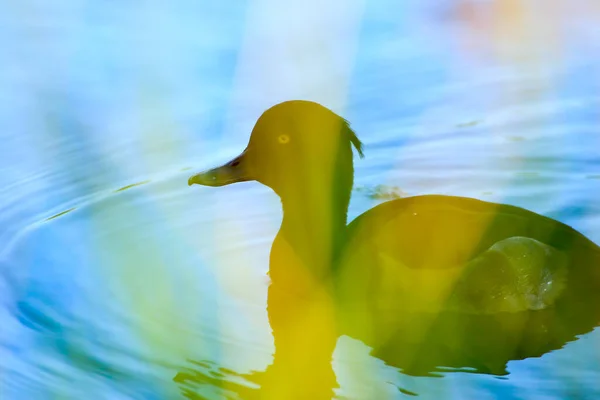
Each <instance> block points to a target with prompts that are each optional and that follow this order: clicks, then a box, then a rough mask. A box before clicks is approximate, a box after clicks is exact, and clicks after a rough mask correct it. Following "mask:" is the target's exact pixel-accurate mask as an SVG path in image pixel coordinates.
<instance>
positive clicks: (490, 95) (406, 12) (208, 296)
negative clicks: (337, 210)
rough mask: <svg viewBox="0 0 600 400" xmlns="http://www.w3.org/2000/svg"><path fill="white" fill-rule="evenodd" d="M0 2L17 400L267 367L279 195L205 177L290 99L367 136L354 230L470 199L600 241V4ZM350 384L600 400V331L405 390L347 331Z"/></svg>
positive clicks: (2, 151)
mask: <svg viewBox="0 0 600 400" xmlns="http://www.w3.org/2000/svg"><path fill="white" fill-rule="evenodd" d="M1 4H2V7H1V8H2V12H1V13H0V49H1V50H0V398H2V399H71V398H73V399H79V398H86V399H108V398H110V399H129V398H132V399H164V398H185V397H189V398H210V399H212V398H221V397H223V398H225V396H228V395H230V394H231V393H230V391H229V390H228V385H225V384H223V383H222V382H223V381H236V382H238V381H239V384H240V385H245V383H244V382H243V379H242V378H240V377H239V376H238V375H239V374H243V373H247V372H249V371H252V370H264V369H265V368H266V367H267V365H269V363H271V361H272V352H273V343H272V337H271V331H270V328H269V324H268V320H267V313H266V309H265V304H266V292H267V286H268V277H267V276H266V272H267V270H268V255H269V249H270V246H271V243H272V240H273V238H274V236H275V234H276V232H277V230H278V228H279V223H280V221H281V209H280V202H279V199H278V198H277V197H276V196H275V194H273V193H272V192H271V191H270V190H268V189H267V188H265V187H262V186H260V185H259V184H257V183H243V184H239V185H233V186H231V187H224V188H221V189H219V190H214V189H211V188H206V187H194V188H188V186H187V177H188V176H189V175H190V173H191V172H194V171H196V170H201V169H204V168H207V167H211V166H214V165H217V164H218V163H220V162H223V161H226V160H228V159H230V158H231V157H232V156H234V155H236V154H237V153H239V152H240V151H241V150H242V149H243V148H244V147H245V145H246V143H247V140H248V137H249V135H250V132H251V129H252V127H253V124H254V122H255V121H256V119H257V118H258V117H259V116H260V114H261V113H262V111H264V110H265V109H266V108H268V107H270V106H272V105H274V104H276V103H278V102H281V101H284V100H289V99H308V100H313V101H317V102H320V103H322V104H323V105H325V106H327V107H329V108H331V109H333V110H334V111H336V112H338V113H339V114H341V115H342V116H344V117H345V118H346V119H348V120H349V121H350V122H351V123H352V127H353V129H354V130H355V131H356V132H357V134H358V136H359V138H360V139H361V140H362V141H364V142H365V145H366V146H365V155H366V157H365V158H364V159H362V160H357V161H356V164H355V168H356V169H355V172H356V179H355V191H354V193H353V199H352V202H351V205H350V215H349V217H350V219H352V218H354V217H355V216H357V215H359V214H360V213H362V212H364V211H366V210H368V209H369V208H371V207H372V206H374V205H375V204H377V203H379V202H381V201H384V200H386V199H388V198H389V197H394V196H397V195H402V196H405V195H417V194H429V193H437V194H452V195H459V196H469V197H476V198H480V199H483V200H488V201H496V202H503V203H509V204H514V205H518V206H521V207H525V208H527V209H530V210H532V211H535V212H538V213H542V214H544V215H548V216H551V217H553V218H556V219H558V220H560V221H562V222H565V223H567V224H569V225H572V226H573V227H574V228H576V229H578V230H580V231H581V232H583V233H584V234H586V235H587V236H588V237H590V238H591V239H592V240H594V241H595V242H596V243H598V242H600V205H599V204H598V201H597V199H598V196H599V195H600V150H599V149H600V132H599V131H598V126H599V122H600V56H599V55H600V3H598V2H597V1H595V0H568V1H567V0H527V1H526V0H409V1H402V2H398V1H393V0H376V1H368V2H367V1H360V0H330V1H317V0H303V1H286V2H281V1H277V0H255V1H250V0H249V1H241V0H233V1H231V2H226V3H218V2H209V1H198V0H172V1H169V2H156V1H130V2H120V3H116V2H90V1H74V0H62V1H60V2H46V1H39V0H36V1H30V0H24V1H18V2H15V1H10V0H3V1H2V3H1ZM186 369H189V370H193V371H195V372H194V374H195V378H194V379H191V380H189V379H188V380H187V381H186V382H178V381H177V380H174V377H175V376H177V374H178V373H180V372H181V371H182V370H186ZM334 369H335V371H336V374H337V377H338V382H339V384H340V388H339V389H336V393H337V394H338V395H339V397H340V398H361V399H362V398H364V399H370V398H404V397H406V396H408V395H410V394H418V395H419V396H420V397H421V398H478V399H492V398H497V397H501V398H504V399H512V398H514V399H517V398H527V399H536V398H540V399H541V398H544V399H559V398H579V399H593V398H598V397H599V396H600V386H598V384H597V382H600V333H599V332H598V331H597V330H596V331H593V332H591V333H589V334H586V335H583V336H582V337H580V338H579V340H576V341H574V342H571V343H569V344H567V345H566V346H565V347H564V348H563V349H561V350H558V351H554V352H550V353H547V354H545V355H544V356H543V357H540V358H530V359H526V360H523V361H514V362H510V363H509V364H508V372H509V375H507V376H505V377H502V379H499V378H498V377H495V376H490V375H479V374H469V373H465V372H456V373H451V372H448V373H445V374H442V376H429V377H413V376H407V375H405V374H402V371H400V370H398V369H397V368H393V367H390V366H388V365H386V364H385V363H383V362H382V361H380V360H378V359H377V358H375V357H373V356H371V355H369V349H368V348H367V347H366V346H364V345H363V344H361V343H360V342H358V341H354V340H352V339H349V338H346V337H342V338H341V339H340V341H339V343H338V348H337V349H336V352H335V354H334ZM227 371H230V372H231V373H228V372H227ZM248 385H250V384H248ZM250 386H251V385H250ZM194 396H196V397H194Z"/></svg>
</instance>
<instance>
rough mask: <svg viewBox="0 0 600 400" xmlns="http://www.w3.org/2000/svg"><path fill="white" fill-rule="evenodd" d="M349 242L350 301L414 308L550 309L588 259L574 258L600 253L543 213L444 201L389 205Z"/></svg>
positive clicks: (357, 227)
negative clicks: (575, 270) (577, 266)
mask: <svg viewBox="0 0 600 400" xmlns="http://www.w3.org/2000/svg"><path fill="white" fill-rule="evenodd" d="M346 240H347V243H346V248H345V251H344V252H343V256H342V259H341V262H340V264H339V268H340V272H339V273H340V276H341V277H342V278H341V279H342V280H343V281H344V282H347V283H342V284H341V286H342V289H341V290H342V291H345V294H344V298H345V300H344V301H345V302H352V301H353V300H352V295H351V293H352V292H354V293H355V298H357V299H358V297H359V295H358V293H362V296H363V297H364V299H363V300H362V301H367V299H375V298H378V299H381V303H385V304H387V305H395V306H397V307H399V308H400V309H403V310H406V311H440V310H444V309H447V310H453V311H463V312H468V313H481V314H486V313H495V312H518V311H524V310H536V309H542V308H545V307H548V306H551V305H552V304H554V302H555V301H556V299H557V298H558V297H559V296H560V294H561V293H562V291H563V290H564V288H565V285H566V284H567V279H568V277H567V276H568V270H569V268H570V267H571V265H572V263H573V262H575V261H581V260H576V259H573V258H572V257H570V255H571V254H573V253H574V254H578V255H579V254H580V252H581V250H582V248H584V249H586V250H587V251H586V254H589V253H590V252H592V253H593V254H594V256H595V257H596V259H597V257H598V254H600V250H599V249H598V247H597V246H596V245H595V244H594V243H593V242H591V241H589V240H588V239H587V238H586V237H585V236H583V235H582V234H580V233H579V232H577V231H575V230H574V229H572V228H570V227H569V226H567V225H565V224H562V223H560V222H558V221H555V220H553V219H550V218H547V217H544V216H542V215H539V214H536V213H534V212H531V211H528V210H525V209H523V208H519V207H514V206H509V205H502V204H495V203H489V202H484V201H481V200H476V199H470V198H464V197H454V196H438V195H426V196H415V197H408V198H403V199H398V200H394V201H389V202H386V203H383V204H380V205H379V206H377V207H375V208H373V209H372V210H369V211H368V212H366V213H364V214H362V215H361V216H359V217H358V218H357V219H355V220H354V221H353V222H352V223H351V224H350V225H349V226H348V229H347V239H346ZM574 246H575V247H574ZM345 285H347V287H345V288H343V286H345ZM393 299H396V300H393Z"/></svg>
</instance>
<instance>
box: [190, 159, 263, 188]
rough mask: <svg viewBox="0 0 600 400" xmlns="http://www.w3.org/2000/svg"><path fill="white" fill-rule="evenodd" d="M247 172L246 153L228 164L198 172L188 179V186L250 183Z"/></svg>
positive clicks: (250, 177)
mask: <svg viewBox="0 0 600 400" xmlns="http://www.w3.org/2000/svg"><path fill="white" fill-rule="evenodd" d="M252 180H254V178H253V177H252V176H251V175H250V173H249V171H248V162H247V156H246V151H244V152H243V153H242V154H240V155H239V156H237V157H236V158H234V159H233V160H231V161H229V162H228V163H226V164H224V165H222V166H220V167H217V168H213V169H209V170H208V171H204V172H200V173H198V174H196V175H193V176H191V177H190V178H189V179H188V185H189V186H192V185H193V184H197V185H203V186H225V185H229V184H232V183H236V182H245V181H252Z"/></svg>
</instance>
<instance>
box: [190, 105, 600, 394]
mask: <svg viewBox="0 0 600 400" xmlns="http://www.w3.org/2000/svg"><path fill="white" fill-rule="evenodd" d="M352 147H354V148H355V149H356V151H357V152H358V154H359V155H360V156H362V155H363V153H362V143H361V142H360V141H359V139H358V138H357V136H356V134H355V133H354V132H353V130H352V129H351V128H350V125H349V123H348V122H347V121H346V120H344V119H343V118H341V117H340V116H338V115H337V114H335V113H334V112H332V111H331V110H329V109H327V108H325V107H323V106H321V105H319V104H317V103H314V102H310V101H287V102H284V103H280V104H277V105H275V106H273V107H271V108H270V109H268V110H267V111H265V112H264V113H263V114H262V116H261V117H260V118H259V119H258V121H257V122H256V125H255V126H254V129H253V130H252V134H251V136H250V141H249V143H248V145H247V147H246V149H245V150H244V151H243V152H242V154H241V155H240V156H238V157H236V158H235V159H233V160H232V161H230V162H228V163H226V164H225V165H223V166H221V167H218V168H215V169H211V170H208V171H205V172H201V173H198V174H195V175H193V176H192V177H190V178H189V181H188V184H189V185H192V184H199V185H205V186H223V185H228V184H232V183H235V182H243V181H251V180H254V181H258V182H260V183H262V184H264V185H266V186H268V187H270V188H271V189H273V190H274V191H275V193H276V194H277V195H279V197H280V198H281V202H282V207H283V221H282V223H281V228H280V230H279V232H278V234H277V237H276V238H275V240H274V242H273V246H272V249H271V256H270V269H269V274H270V278H271V282H272V284H271V286H270V288H269V306H268V307H269V310H268V311H269V320H270V323H271V327H272V329H273V333H274V336H275V345H276V355H275V358H276V359H277V353H280V355H281V357H280V358H288V359H294V362H293V364H294V367H289V368H288V371H287V372H282V374H283V375H285V374H289V373H292V372H290V371H292V370H298V371H300V370H302V371H304V372H303V373H307V374H309V375H310V374H313V375H314V376H315V377H316V376H320V377H321V379H326V380H328V381H331V379H334V378H331V375H332V371H331V370H330V367H324V368H322V370H320V371H316V370H314V367H313V366H314V365H327V363H326V362H325V361H326V360H327V359H330V357H331V352H332V350H333V348H334V347H335V341H336V339H337V337H338V335H339V334H340V333H348V334H350V335H353V336H355V337H360V338H365V337H366V338H371V339H374V338H375V337H376V336H377V335H378V332H374V331H373V330H374V329H377V330H384V331H386V333H382V335H383V336H382V337H379V338H377V340H376V341H377V342H378V344H383V343H386V342H387V341H389V338H390V336H391V335H394V332H398V331H402V332H404V333H405V334H408V333H407V332H409V330H406V329H404V330H403V329H398V327H403V326H404V327H406V326H407V325H411V326H413V325H414V324H415V323H416V324H417V325H418V324H420V327H417V328H414V329H413V334H416V335H418V334H425V333H424V332H425V331H427V329H429V327H431V326H432V324H433V323H434V318H433V319H430V320H428V319H427V318H423V317H422V316H423V315H426V314H430V315H438V314H439V313H459V314H463V315H473V316H476V317H477V316H481V317H485V316H488V315H494V314H496V313H509V314H510V313H523V312H526V311H533V312H535V311H536V310H544V309H547V308H550V307H553V306H554V305H555V304H556V303H557V301H559V299H560V298H561V296H563V295H564V296H565V297H569V298H575V297H577V296H578V293H590V292H598V287H599V285H598V282H600V272H599V271H600V248H599V247H598V246H597V245H596V244H594V243H593V242H592V241H590V240H589V239H587V238H586V237H585V236H584V235H582V234H581V233H579V232H577V231H576V230H574V229H572V228H571V227H569V226H567V225H565V224H563V223H561V222H558V221H555V220H552V219H550V218H547V217H544V216H542V215H539V214H536V213H534V212H531V211H528V210H525V209H523V208H519V207H514V206H510V205H502V204H494V203H489V202H484V201H480V200H475V199H470V198H463V197H454V196H441V195H425V196H415V197H407V198H401V199H396V200H392V201H388V202H385V203H382V204H380V205H378V206H376V207H374V208H373V209H371V210H369V211H367V212H365V213H364V214H362V215H360V216H359V217H357V218H356V219H355V220H354V221H353V222H352V223H351V224H350V225H347V210H348V204H349V201H350V195H351V191H352V185H353V175H354V169H353V151H352ZM574 277H575V278H574ZM573 278H574V279H573ZM567 287H570V289H569V290H567V291H565V288H567ZM565 293H567V294H565ZM576 301H580V299H578V300H576ZM571 304H573V303H571ZM409 315H419V317H418V318H416V317H415V318H410V317H407V316H409ZM477 318H479V317H477ZM375 326H376V327H377V328H374V327H375ZM415 332H417V333H415ZM408 340H410V338H408ZM416 340H418V339H416ZM316 347H319V348H316ZM307 348H310V349H312V350H313V351H312V355H311V354H304V353H307V351H306V349H307ZM295 349H300V350H295ZM294 351H296V352H295V353H294ZM302 352H304V353H302ZM308 353H311V352H308ZM315 354H321V355H322V358H323V362H315V360H313V359H312V358H311V357H314V355H315ZM303 363H304V366H302V364H303ZM283 375H282V376H283ZM294 390H299V389H298V388H295V389H294ZM281 393H283V392H281ZM305 395H310V393H305Z"/></svg>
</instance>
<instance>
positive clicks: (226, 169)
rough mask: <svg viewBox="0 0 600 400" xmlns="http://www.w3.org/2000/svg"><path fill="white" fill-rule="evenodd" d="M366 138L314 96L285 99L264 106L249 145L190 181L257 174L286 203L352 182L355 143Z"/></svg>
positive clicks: (219, 182)
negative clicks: (358, 134)
mask: <svg viewBox="0 0 600 400" xmlns="http://www.w3.org/2000/svg"><path fill="white" fill-rule="evenodd" d="M352 145H354V147H355V148H356V149H357V151H358V152H359V154H360V155H361V156H362V143H361V142H360V141H359V140H358V138H357V137H356V135H355V134H354V132H353V131H352V130H351V129H350V126H349V124H348V122H347V121H346V120H344V119H343V118H341V117H340V116H338V115H337V114H335V113H334V112H332V111H331V110H329V109H327V108H325V107H323V106H321V105H320V104H317V103H314V102H310V101H300V100H296V101H287V102H284V103H280V104H277V105H275V106H273V107H271V108H270V109H268V110H267V111H265V112H264V113H263V114H262V115H261V116H260V118H259V119H258V121H257V122H256V125H255V126H254V129H253V130H252V134H251V136H250V141H249V143H248V146H247V147H246V149H245V150H244V151H243V152H242V153H241V154H240V155H239V156H238V157H236V158H234V159H233V160H231V161H229V162H228V163H226V164H224V165H223V166H220V167H218V168H214V169H211V170H208V171H205V172H201V173H198V174H196V175H193V176H192V177H190V178H189V180H188V184H189V185H192V184H199V185H204V186H223V185H229V184H231V183H235V182H244V181H251V180H255V181H258V182H260V183H262V184H264V185H266V186H268V187H270V188H272V189H273V190H274V191H275V192H276V193H277V194H278V195H279V196H280V197H281V198H282V200H283V202H284V203H285V202H286V200H288V202H291V201H294V200H296V201H300V200H302V201H306V200H308V198H307V196H309V197H310V199H315V196H316V197H322V195H326V194H327V193H328V192H329V191H330V188H337V189H341V188H344V189H345V190H344V191H347V192H348V196H349V191H350V189H351V187H352V180H353V172H354V171H353V165H352V162H353V160H352V148H351V146H352Z"/></svg>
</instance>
